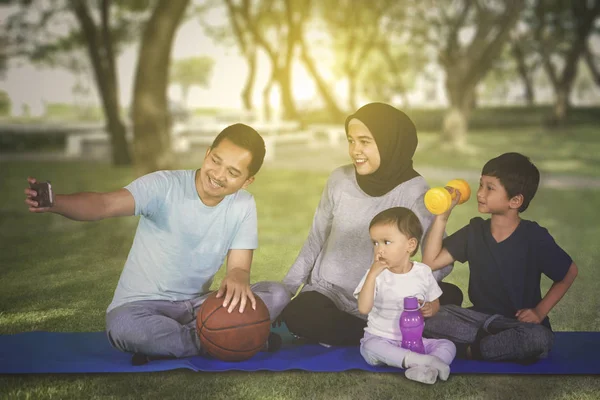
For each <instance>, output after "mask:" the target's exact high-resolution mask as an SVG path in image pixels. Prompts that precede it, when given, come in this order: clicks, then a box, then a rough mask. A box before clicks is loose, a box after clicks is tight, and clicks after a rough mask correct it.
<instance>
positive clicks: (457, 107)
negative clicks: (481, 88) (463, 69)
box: [442, 74, 475, 151]
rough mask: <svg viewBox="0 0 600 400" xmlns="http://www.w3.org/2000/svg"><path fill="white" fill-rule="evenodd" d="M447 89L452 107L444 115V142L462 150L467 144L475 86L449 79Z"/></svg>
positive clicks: (448, 145)
mask: <svg viewBox="0 0 600 400" xmlns="http://www.w3.org/2000/svg"><path fill="white" fill-rule="evenodd" d="M449 76H456V75H452V74H450V75H449ZM446 91H447V93H448V94H449V100H450V108H449V110H448V111H447V112H446V114H445V116H444V122H443V127H442V143H444V145H445V146H447V147H449V148H450V149H454V150H457V151H462V150H465V148H466V146H467V131H468V129H469V122H468V121H469V118H470V116H471V110H472V108H471V107H472V106H473V103H474V98H475V88H474V87H466V86H465V85H462V84H461V83H460V82H458V80H456V79H452V80H448V79H447V80H446Z"/></svg>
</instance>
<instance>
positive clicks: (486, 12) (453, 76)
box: [413, 0, 524, 150]
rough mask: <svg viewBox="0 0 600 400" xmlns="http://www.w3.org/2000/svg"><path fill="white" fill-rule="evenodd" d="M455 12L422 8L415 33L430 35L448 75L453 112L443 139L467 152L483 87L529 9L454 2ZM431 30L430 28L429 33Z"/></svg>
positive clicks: (424, 5)
mask: <svg viewBox="0 0 600 400" xmlns="http://www.w3.org/2000/svg"><path fill="white" fill-rule="evenodd" d="M452 4H453V5H454V7H439V6H438V7H437V8H435V6H436V5H438V4H437V3H436V4H433V3H432V2H431V1H424V2H420V3H419V5H420V7H418V8H417V9H416V15H415V17H414V23H416V24H425V27H423V26H422V25H421V26H417V27H414V28H413V31H416V32H418V31H419V30H421V31H422V32H424V33H425V34H428V35H431V36H430V38H429V40H428V41H429V43H430V45H432V46H434V48H435V49H436V50H437V58H438V62H439V64H440V65H441V66H442V68H443V69H444V71H445V72H446V77H445V88H446V94H447V97H448V100H449V102H450V108H449V110H448V111H447V113H446V115H445V117H444V122H443V128H442V139H443V140H444V142H446V143H447V144H449V145H450V147H451V148H454V149H457V150H462V149H464V148H465V145H466V140H467V136H466V134H467V129H468V121H469V118H470V114H471V111H472V108H473V104H474V99H475V90H476V87H477V85H478V84H479V82H481V80H482V79H483V78H484V77H485V76H486V74H487V73H488V72H489V70H490V69H491V68H492V65H493V63H494V60H496V58H497V57H498V56H499V55H500V54H501V52H502V49H503V47H504V45H505V43H506V42H507V40H508V38H509V33H510V32H511V29H512V28H513V27H514V26H515V24H516V22H517V20H518V17H519V14H520V12H521V10H522V9H523V7H524V3H523V2H521V1H505V2H490V1H483V0H476V1H470V0H465V1H453V2H452ZM428 27H430V28H428Z"/></svg>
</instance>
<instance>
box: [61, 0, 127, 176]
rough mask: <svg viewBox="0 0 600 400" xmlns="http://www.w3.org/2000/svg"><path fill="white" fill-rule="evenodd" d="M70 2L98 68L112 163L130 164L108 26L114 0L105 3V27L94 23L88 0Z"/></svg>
mask: <svg viewBox="0 0 600 400" xmlns="http://www.w3.org/2000/svg"><path fill="white" fill-rule="evenodd" d="M70 5H71V8H72V10H73V12H74V14H75V17H76V18H77V21H78V22H79V26H80V27H81V31H82V33H83V35H84V36H85V37H86V40H85V42H86V46H87V51H88V55H89V57H90V61H91V63H92V68H93V70H94V81H95V83H96V87H97V88H98V93H99V94H100V99H101V101H102V111H103V113H104V118H105V119H106V130H107V131H108V134H109V136H110V143H111V156H112V162H113V164H114V165H129V164H131V155H130V153H129V148H128V144H127V140H126V137H125V135H126V132H127V129H126V128H125V124H124V123H123V120H122V119H121V110H120V108H121V107H120V104H119V92H118V90H117V87H118V84H117V75H116V72H115V62H114V52H113V48H112V39H111V37H110V30H109V25H108V18H109V15H108V14H109V10H110V1H108V0H104V1H102V3H101V6H102V10H101V14H102V26H101V30H99V29H98V28H97V27H96V25H95V24H94V21H93V19H92V17H91V15H90V11H89V9H88V6H87V4H86V2H82V1H75V0H73V1H71V2H70ZM101 52H102V54H103V56H101Z"/></svg>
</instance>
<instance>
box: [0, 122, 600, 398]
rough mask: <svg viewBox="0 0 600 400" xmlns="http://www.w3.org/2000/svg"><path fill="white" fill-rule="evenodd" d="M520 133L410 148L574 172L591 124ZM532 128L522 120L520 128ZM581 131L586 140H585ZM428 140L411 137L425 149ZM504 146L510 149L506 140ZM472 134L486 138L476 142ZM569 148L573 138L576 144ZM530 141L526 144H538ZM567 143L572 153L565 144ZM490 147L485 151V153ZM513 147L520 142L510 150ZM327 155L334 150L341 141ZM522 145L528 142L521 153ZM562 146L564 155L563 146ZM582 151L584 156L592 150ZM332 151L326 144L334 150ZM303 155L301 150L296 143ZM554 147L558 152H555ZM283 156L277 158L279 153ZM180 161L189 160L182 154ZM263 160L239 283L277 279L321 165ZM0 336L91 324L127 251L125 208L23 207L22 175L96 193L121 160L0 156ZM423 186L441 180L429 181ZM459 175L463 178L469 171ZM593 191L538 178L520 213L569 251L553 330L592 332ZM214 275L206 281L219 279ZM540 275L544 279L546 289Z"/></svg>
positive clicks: (78, 394) (123, 386) (73, 383)
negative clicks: (460, 149) (252, 236)
mask: <svg viewBox="0 0 600 400" xmlns="http://www.w3.org/2000/svg"><path fill="white" fill-rule="evenodd" d="M524 132H525V131H520V132H515V133H514V134H513V133H508V134H506V133H504V134H503V136H501V135H499V134H497V133H493V132H489V131H488V132H481V133H474V134H473V135H472V136H471V139H472V141H471V142H472V144H473V145H474V146H475V147H477V148H478V149H480V151H479V152H478V153H476V154H474V155H472V156H468V157H465V158H464V159H456V158H453V157H452V155H450V154H448V155H443V156H440V153H439V152H437V153H436V152H434V151H431V153H427V151H426V150H425V151H421V153H419V154H418V155H417V162H416V166H417V169H418V167H419V165H421V166H423V165H427V166H439V167H442V166H443V167H446V168H467V169H471V168H472V169H480V168H481V165H482V162H483V161H484V160H487V158H489V157H490V154H499V153H500V152H502V151H505V149H506V150H508V149H510V150H513V149H517V150H519V151H523V152H524V153H529V154H530V155H532V157H533V158H534V160H536V161H537V160H538V159H543V160H548V162H547V165H548V168H544V171H548V170H550V171H552V172H569V170H568V169H567V168H564V166H563V167H557V165H559V164H560V163H557V161H559V160H563V159H564V160H565V163H566V162H567V161H569V160H580V158H573V157H574V156H573V155H574V154H576V153H582V154H586V157H588V159H585V161H582V162H581V163H579V162H578V163H576V166H575V168H574V170H573V171H571V172H576V173H577V174H582V175H592V174H591V171H592V166H593V165H594V164H595V163H598V160H597V157H596V158H595V157H594V154H598V152H597V150H594V149H598V146H599V143H598V142H597V141H594V140H593V132H592V128H581V129H578V130H576V131H575V133H574V135H572V136H568V137H567V136H565V141H564V142H563V144H561V145H559V144H558V142H552V143H550V144H547V145H544V147H543V146H541V145H540V143H545V142H540V140H542V139H532V138H525V136H527V135H526V134H524ZM526 132H529V133H531V132H530V131H526ZM586 140H587V141H586ZM432 143H434V139H433V137H431V138H430V137H428V135H426V134H425V135H422V136H421V144H422V146H424V147H425V148H427V145H428V144H429V145H432ZM511 144H512V147H511ZM484 145H485V146H484ZM577 146H580V147H577ZM538 147H539V148H538ZM565 148H569V149H571V150H565ZM486 149H489V150H486ZM522 149H524V150H522ZM339 150H340V151H339V152H338V151H337V150H336V151H335V154H334V157H338V156H340V161H341V160H344V161H345V158H344V157H343V156H344V151H343V149H339ZM532 152H534V153H533V154H535V155H533V154H532ZM570 152H572V153H570ZM594 152H595V153H594ZM338 153H339V154H338ZM300 156H301V157H303V159H304V160H305V161H304V164H303V163H299V165H300V166H303V165H304V166H306V165H307V164H306V163H307V162H308V163H310V164H313V163H318V160H315V161H306V160H308V158H307V156H308V153H304V152H302V154H301V155H300ZM563 157H564V158H563ZM286 161H289V160H286ZM188 166H190V167H191V166H197V164H194V165H188ZM277 166H278V164H268V165H266V166H265V168H264V169H263V171H261V172H260V174H259V175H258V177H257V180H256V182H255V183H254V184H252V185H251V186H250V188H249V189H250V191H251V192H252V193H253V194H254V196H255V198H256V202H257V205H258V213H259V236H260V237H259V239H260V248H259V249H258V250H257V251H256V252H255V258H254V263H253V272H252V280H253V281H259V280H264V279H274V280H279V279H281V278H282V277H283V276H284V275H285V273H286V271H287V269H288V268H289V266H290V265H291V264H292V262H293V261H294V259H295V257H296V255H297V253H298V251H299V249H300V247H301V246H302V244H303V242H304V240H305V238H306V235H307V233H308V230H309V227H310V224H311V221H312V217H313V214H314V210H315V207H316V205H317V203H318V201H319V197H320V194H321V191H322V189H323V185H324V183H325V181H326V179H327V176H328V172H324V171H306V170H292V169H283V170H282V169H280V168H277ZM0 171H1V172H0V188H1V192H2V194H3V196H2V197H0V268H1V274H0V287H1V288H2V290H1V291H0V334H13V333H17V332H23V331H31V330H44V331H98V330H102V329H104V311H105V309H106V307H107V305H108V304H109V302H110V301H111V299H112V295H113V291H114V288H115V286H116V283H117V280H118V278H119V274H120V272H121V270H122V267H123V263H124V260H125V258H126V257H127V254H128V251H129V248H130V245H131V242H132V239H133V235H134V232H135V228H136V224H137V219H136V218H134V217H131V218H120V219H112V220H105V221H100V222H93V223H82V222H74V221H70V220H67V219H65V218H62V217H60V216H57V215H50V214H48V215H34V214H30V213H29V212H28V211H27V209H26V206H25V205H24V203H23V199H24V195H23V189H24V187H25V184H26V181H25V178H26V177H27V175H33V176H36V177H38V178H40V179H50V180H52V181H53V185H54V187H55V188H56V190H59V191H60V192H63V193H64V192H74V191H84V190H94V191H103V190H111V189H115V188H117V187H121V186H123V185H125V184H127V183H128V182H130V181H131V180H132V179H134V178H135V176H134V174H133V171H132V170H131V169H129V168H113V167H110V166H108V165H104V164H100V163H18V162H10V163H6V162H5V163H0ZM428 181H429V182H430V184H432V185H439V184H443V183H445V182H443V181H441V180H439V179H437V178H431V179H428ZM470 183H471V184H472V185H475V184H476V181H475V180H470ZM599 206H600V191H598V190H585V189H579V190H573V189H569V190H557V189H548V188H542V189H540V191H539V192H538V194H537V196H536V198H535V200H534V201H533V202H532V205H531V208H530V210H528V211H527V212H526V213H525V214H524V218H527V219H534V220H537V221H539V223H540V224H542V225H543V226H546V227H547V228H548V229H549V230H550V232H551V233H552V234H553V236H554V238H555V239H556V241H557V242H558V243H559V244H560V245H561V246H562V247H563V248H564V249H565V250H566V251H567V252H568V253H569V254H571V255H572V257H573V258H574V260H575V262H576V263H577V264H578V266H579V269H580V274H579V277H578V278H577V280H576V281H575V283H574V285H573V287H572V288H571V290H570V291H569V292H568V293H567V295H566V296H565V298H564V299H563V300H562V301H561V302H560V303H559V304H558V305H557V306H556V308H555V309H554V310H553V311H552V312H551V314H550V317H551V320H552V323H553V327H554V328H555V330H558V331H561V330H592V331H600V314H599V312H598V310H599V309H600V295H599V294H598V291H597V289H596V283H597V282H598V281H599V280H600V270H599V269H598V268H597V267H596V261H597V260H598V258H599V256H600V254H599V250H598V246H597V243H596V242H597V239H596V238H598V237H600V224H599V222H600V217H598V215H600V214H599V213H598V207H599ZM475 215H477V211H476V208H475V206H474V203H473V202H472V201H471V202H468V203H466V204H465V205H462V206H459V207H457V208H456V210H455V212H454V213H453V216H452V218H451V220H450V223H449V228H448V231H449V232H453V231H455V230H456V229H458V228H460V227H461V226H462V225H464V224H465V223H466V222H467V221H468V219H469V218H471V217H473V216H475ZM220 277H222V272H221V273H219V275H218V277H217V279H216V280H215V282H219V281H220ZM467 280H468V268H467V267H466V266H464V265H457V266H456V267H455V272H453V273H452V274H451V275H450V277H449V281H451V282H454V283H456V284H458V285H459V286H460V287H461V288H462V289H463V291H466V285H467ZM549 284H550V283H549V282H548V280H544V282H543V285H544V288H545V289H547V288H548V287H549ZM599 391H600V380H599V379H597V377H592V376H501V375H493V376H479V375H452V376H451V378H450V380H449V381H448V382H445V383H439V384H436V385H432V386H426V385H421V384H417V383H415V382H411V381H408V380H406V379H405V378H404V377H403V375H402V374H389V373H386V374H382V373H381V374H376V373H368V372H361V371H353V372H347V373H308V372H300V371H292V372H283V373H268V372H255V373H242V372H228V373H194V372H191V371H187V370H179V371H170V372H161V373H139V374H87V375H84V374H80V375H68V374H66V375H22V376H12V375H4V376H0V398H90V397H93V398H166V397H177V398H207V399H305V398H319V399H321V398H322V399H350V398H382V399H388V398H397V399H409V398H420V399H425V398H439V399H445V398H448V399H530V398H542V399H595V398H597V393H598V392H599Z"/></svg>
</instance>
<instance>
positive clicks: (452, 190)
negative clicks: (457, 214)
mask: <svg viewBox="0 0 600 400" xmlns="http://www.w3.org/2000/svg"><path fill="white" fill-rule="evenodd" d="M445 189H446V190H447V191H448V192H450V194H451V195H452V197H453V198H452V203H451V204H450V207H449V208H448V210H447V211H446V212H445V213H442V214H440V215H441V216H442V217H444V218H446V219H448V217H449V216H450V213H451V212H452V210H453V209H454V207H456V205H457V204H458V202H459V201H460V197H461V194H460V190H458V189H455V188H453V187H450V186H445Z"/></svg>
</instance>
